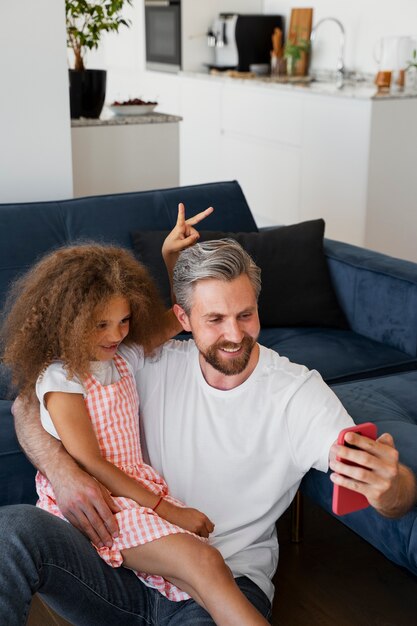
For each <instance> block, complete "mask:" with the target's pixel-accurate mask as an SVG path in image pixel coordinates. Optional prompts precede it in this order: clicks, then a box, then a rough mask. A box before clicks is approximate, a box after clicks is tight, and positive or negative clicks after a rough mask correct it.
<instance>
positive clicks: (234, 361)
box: [200, 335, 256, 376]
mask: <svg viewBox="0 0 417 626" xmlns="http://www.w3.org/2000/svg"><path fill="white" fill-rule="evenodd" d="M255 343H256V340H255V339H253V338H252V337H249V336H247V335H245V337H244V338H243V339H242V341H241V342H240V343H238V344H236V343H232V342H230V341H220V342H219V343H215V344H213V345H212V346H209V347H208V348H207V349H206V351H205V352H203V351H202V350H200V354H201V355H202V356H203V357H204V359H205V360H206V361H207V363H208V364H209V365H211V366H212V367H213V368H214V369H215V370H217V371H218V372H220V373H221V374H225V375H226V376H235V375H236V374H241V373H242V372H243V371H244V369H245V368H246V366H247V365H248V363H249V359H250V356H251V354H252V349H253V346H254V345H255ZM237 347H242V348H243V353H242V354H240V355H239V356H237V357H236V358H224V359H223V358H222V357H221V356H220V355H219V353H218V350H219V349H222V348H226V349H229V350H232V349H235V348H237Z"/></svg>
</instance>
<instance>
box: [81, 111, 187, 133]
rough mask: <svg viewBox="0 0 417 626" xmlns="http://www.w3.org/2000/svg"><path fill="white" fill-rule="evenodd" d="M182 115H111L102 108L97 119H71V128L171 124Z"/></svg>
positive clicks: (180, 118)
mask: <svg viewBox="0 0 417 626" xmlns="http://www.w3.org/2000/svg"><path fill="white" fill-rule="evenodd" d="M181 120H182V117H179V116H178V115H168V114H167V113H156V112H155V111H153V112H152V113H146V114H145V115H113V114H112V113H111V111H109V110H108V109H106V108H104V110H103V113H102V114H101V116H100V118H99V119H90V118H86V117H81V118H80V119H76V120H71V126H72V128H80V127H84V126H128V125H131V124H172V123H176V122H181Z"/></svg>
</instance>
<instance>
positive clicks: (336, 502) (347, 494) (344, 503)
mask: <svg viewBox="0 0 417 626" xmlns="http://www.w3.org/2000/svg"><path fill="white" fill-rule="evenodd" d="M349 432H355V433H358V434H359V435H362V436H363V437H369V439H374V440H375V439H376V437H377V430H376V426H375V424H372V423H371V422H365V423H364V424H356V426H351V427H350V428H344V429H343V430H342V431H340V433H339V436H338V438H337V443H338V444H339V445H341V446H343V445H345V446H349V447H351V448H353V447H355V446H351V445H350V444H348V443H346V442H345V435H346V433H349ZM336 458H337V460H338V461H341V460H342V459H341V458H339V457H336ZM343 462H344V463H346V464H347V465H356V463H352V462H350V461H343ZM367 506H369V502H368V500H367V498H366V497H365V496H364V495H362V494H361V493H356V491H352V490H351V489H347V488H346V487H341V486H340V485H333V503H332V510H333V513H335V514H336V515H346V514H347V513H353V511H360V510H361V509H365V508H366V507H367Z"/></svg>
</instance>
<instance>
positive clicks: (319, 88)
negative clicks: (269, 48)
mask: <svg viewBox="0 0 417 626" xmlns="http://www.w3.org/2000/svg"><path fill="white" fill-rule="evenodd" d="M181 75H182V76H185V77H187V78H193V77H194V78H199V79H202V78H206V79H207V80H210V81H220V82H228V83H236V84H239V85H246V86H249V87H266V88H270V89H274V90H281V91H285V92H287V93H288V92H291V91H292V92H298V93H300V92H301V93H305V94H311V95H319V96H334V97H337V98H353V99H358V100H394V99H395V100H398V99H408V98H417V92H415V91H413V92H410V91H407V90H405V89H398V90H392V91H389V90H387V91H378V89H377V87H376V86H375V85H374V84H373V82H371V81H369V80H352V79H346V81H345V82H344V84H343V86H342V87H337V85H336V80H308V79H306V78H301V80H300V81H297V80H295V79H292V80H291V82H287V81H286V80H285V78H284V79H279V78H275V77H272V76H253V77H244V78H241V77H234V76H227V75H223V74H222V73H220V72H219V73H217V74H208V73H207V72H206V73H204V72H181Z"/></svg>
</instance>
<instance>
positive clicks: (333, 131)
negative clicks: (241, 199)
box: [160, 73, 417, 261]
mask: <svg viewBox="0 0 417 626" xmlns="http://www.w3.org/2000/svg"><path fill="white" fill-rule="evenodd" d="M175 78H176V84H177V87H178V103H179V104H178V106H179V109H178V110H177V111H176V112H177V113H178V114H179V115H181V116H182V117H183V122H182V125H181V130H180V181H181V184H182V185H187V184H196V183H204V182H210V181H216V180H228V179H236V180H238V181H239V183H240V185H241V187H242V189H243V192H244V193H245V195H246V197H247V200H248V203H249V205H250V207H251V209H252V211H253V213H254V215H255V219H256V221H257V223H258V225H259V226H266V225H273V224H285V223H287V224H288V223H295V222H297V221H301V220H308V219H315V218H319V217H323V218H324V220H325V222H326V236H328V237H330V238H333V239H338V240H341V241H346V242H349V243H353V244H356V245H360V246H368V247H370V248H373V249H375V250H379V251H381V252H386V253H388V254H393V255H395V256H398V257H401V258H406V259H409V260H414V261H417V245H416V243H415V239H416V233H417V209H416V202H415V198H416V197H417V176H416V175H415V172H414V170H415V163H416V157H417V154H416V152H417V125H416V124H415V122H414V120H415V117H416V115H417V97H416V96H414V97H407V95H404V94H403V95H401V94H400V95H399V96H396V97H389V96H387V97H384V96H382V97H379V96H378V97H374V95H375V94H374V88H373V87H372V86H365V87H352V88H349V87H345V88H344V89H343V90H341V91H338V90H336V89H335V87H334V86H333V85H326V84H323V85H320V84H314V83H313V84H312V85H311V86H307V87H289V86H283V85H276V84H275V85H274V84H271V83H265V82H263V81H244V80H241V79H237V80H233V79H230V78H226V77H214V76H209V75H204V74H191V73H182V74H179V75H177V76H176V77H175ZM160 80H162V82H164V80H165V79H164V78H163V77H161V79H160Z"/></svg>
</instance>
